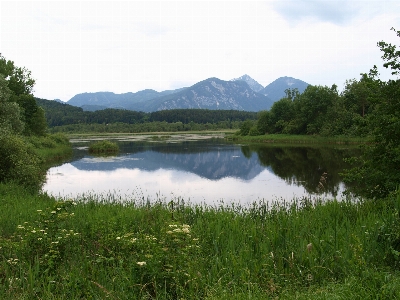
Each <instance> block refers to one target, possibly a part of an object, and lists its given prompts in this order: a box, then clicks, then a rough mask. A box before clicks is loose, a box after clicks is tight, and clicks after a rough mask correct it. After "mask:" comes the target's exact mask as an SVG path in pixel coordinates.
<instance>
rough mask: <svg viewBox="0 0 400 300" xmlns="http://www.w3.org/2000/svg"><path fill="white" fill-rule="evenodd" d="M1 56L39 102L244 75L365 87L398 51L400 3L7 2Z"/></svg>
mask: <svg viewBox="0 0 400 300" xmlns="http://www.w3.org/2000/svg"><path fill="white" fill-rule="evenodd" d="M0 17H1V19H0V20H1V23H0V52H1V54H2V55H3V56H4V57H5V58H6V59H9V60H12V61H14V62H15V64H16V65H17V66H19V67H26V68H27V69H28V70H30V71H31V72H32V77H33V78H34V79H35V80H36V85H35V91H34V95H35V96H37V97H40V98H44V99H49V100H51V99H61V100H63V101H68V100H69V99H70V98H72V97H73V96H74V95H76V94H79V93H84V92H99V91H110V92H114V93H126V92H137V91H140V90H144V89H154V90H156V91H163V90H169V89H176V88H180V87H186V86H191V85H193V84H195V83H196V82H199V81H201V80H204V79H207V78H210V77H218V78H220V79H222V80H230V79H233V78H237V77H240V76H242V75H244V74H248V75H249V76H251V77H252V78H254V79H255V80H256V81H258V82H259V83H260V84H261V85H263V86H266V85H268V84H269V83H271V82H272V81H274V80H275V79H277V78H279V77H281V76H290V77H294V78H297V79H301V80H303V81H306V82H307V83H309V84H312V85H327V86H331V85H332V84H337V85H338V87H339V89H342V88H343V86H344V83H345V81H346V79H352V78H355V79H359V78H360V73H368V71H369V70H370V69H371V68H372V67H373V65H377V66H378V69H379V71H380V73H381V79H383V80H387V79H388V78H390V76H389V72H388V71H385V69H384V68H383V67H382V59H381V52H380V51H379V49H378V47H377V46H376V44H377V42H378V41H381V40H384V41H386V42H391V43H394V44H396V45H399V44H400V43H399V38H398V37H396V34H395V33H394V32H393V31H391V30H390V28H392V27H394V28H396V29H397V30H400V1H388V0H362V1H352V0H336V1H330V0H320V1H318V0H314V1H311V0H308V1H307V0H283V1H282V0H280V1H278V0H277V1H273V0H270V1H249V0H246V1H218V0H217V1H216V0H213V1H26V2H23V1H1V2H0Z"/></svg>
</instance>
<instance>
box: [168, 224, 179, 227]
mask: <svg viewBox="0 0 400 300" xmlns="http://www.w3.org/2000/svg"><path fill="white" fill-rule="evenodd" d="M168 226H169V227H178V225H176V224H171V225H168Z"/></svg>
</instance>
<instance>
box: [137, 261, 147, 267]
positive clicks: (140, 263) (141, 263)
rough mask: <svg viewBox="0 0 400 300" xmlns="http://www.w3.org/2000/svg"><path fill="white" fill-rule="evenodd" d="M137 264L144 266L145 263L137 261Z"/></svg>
mask: <svg viewBox="0 0 400 300" xmlns="http://www.w3.org/2000/svg"><path fill="white" fill-rule="evenodd" d="M137 264H138V265H139V266H145V265H146V262H145V261H138V262H137Z"/></svg>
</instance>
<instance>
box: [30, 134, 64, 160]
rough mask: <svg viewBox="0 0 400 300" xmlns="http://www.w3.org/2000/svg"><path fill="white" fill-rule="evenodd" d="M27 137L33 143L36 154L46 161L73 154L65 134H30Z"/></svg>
mask: <svg viewBox="0 0 400 300" xmlns="http://www.w3.org/2000/svg"><path fill="white" fill-rule="evenodd" d="M26 139H27V141H28V143H29V144H31V145H32V148H33V150H34V152H35V153H36V155H38V156H39V157H40V158H41V159H42V161H44V162H46V163H49V162H52V161H57V160H60V159H63V158H67V157H69V156H70V155H71V154H72V147H71V144H70V143H69V139H68V137H67V136H66V135H64V134H49V135H46V136H44V137H37V136H30V137H26Z"/></svg>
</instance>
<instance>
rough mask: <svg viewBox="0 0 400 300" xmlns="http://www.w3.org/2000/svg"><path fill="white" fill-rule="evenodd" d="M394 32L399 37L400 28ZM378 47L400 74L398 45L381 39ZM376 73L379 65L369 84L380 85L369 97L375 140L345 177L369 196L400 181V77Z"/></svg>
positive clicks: (391, 188) (390, 189) (381, 194)
mask: <svg viewBox="0 0 400 300" xmlns="http://www.w3.org/2000/svg"><path fill="white" fill-rule="evenodd" d="M392 30H394V29H393V28H392ZM394 31H395V30H394ZM395 32H396V34H397V36H398V37H400V31H395ZM378 47H379V48H380V50H381V51H382V52H383V55H382V59H383V61H384V64H383V66H384V67H386V68H390V69H391V73H392V74H393V75H399V74H400V73H399V72H400V64H399V61H400V51H399V50H397V47H396V45H392V44H388V43H386V42H383V41H381V42H378ZM377 75H378V74H377V71H376V68H374V69H372V70H371V72H370V79H371V80H370V85H371V86H374V87H375V88H376V89H379V94H375V96H374V97H370V101H371V102H372V103H373V105H374V106H375V108H374V112H373V114H372V115H371V116H370V120H369V126H370V130H371V132H372V134H373V138H374V143H373V144H372V145H371V146H369V147H368V148H366V150H365V153H364V154H363V156H362V157H361V158H359V159H355V160H356V161H357V162H358V163H359V164H360V165H359V166H358V167H356V168H353V169H351V170H350V171H348V172H347V173H346V178H345V180H346V181H347V182H350V183H358V185H357V186H358V188H357V189H356V193H358V194H360V195H364V196H367V197H369V198H380V197H385V196H387V195H388V194H389V193H390V192H393V191H395V190H396V189H397V188H398V187H399V184H400V100H399V99H400V80H399V79H398V78H397V79H391V80H389V81H387V82H382V81H380V80H379V79H377V78H376V76H377Z"/></svg>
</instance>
